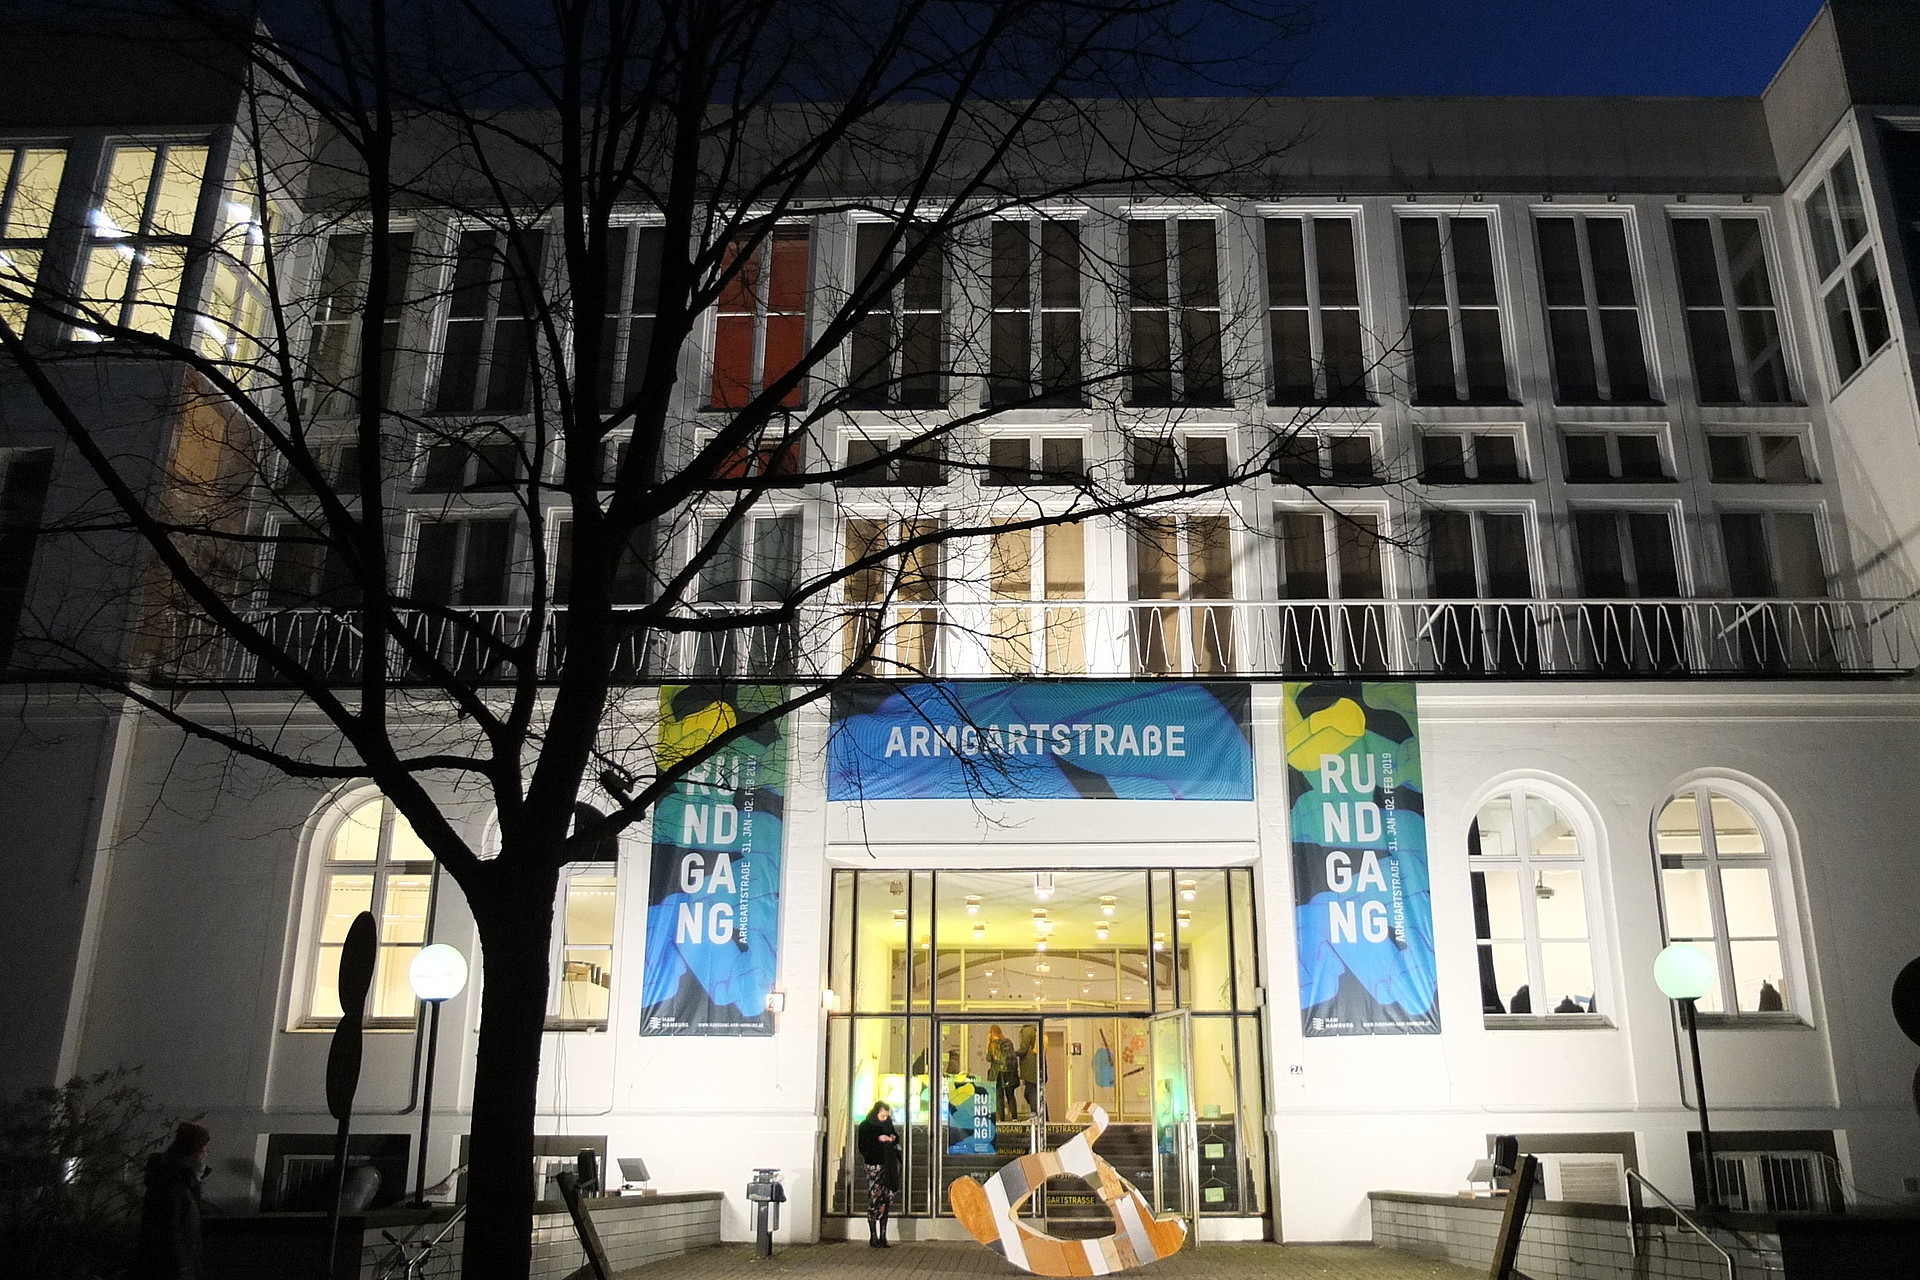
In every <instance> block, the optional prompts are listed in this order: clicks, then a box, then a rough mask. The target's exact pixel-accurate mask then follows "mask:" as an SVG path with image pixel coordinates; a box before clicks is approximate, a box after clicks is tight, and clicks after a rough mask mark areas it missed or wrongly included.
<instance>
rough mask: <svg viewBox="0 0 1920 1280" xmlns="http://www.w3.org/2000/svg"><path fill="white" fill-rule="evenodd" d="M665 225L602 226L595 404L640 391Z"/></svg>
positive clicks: (654, 310) (615, 401)
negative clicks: (602, 293)
mask: <svg viewBox="0 0 1920 1280" xmlns="http://www.w3.org/2000/svg"><path fill="white" fill-rule="evenodd" d="M666 247H667V232H666V228H664V227H613V228H610V229H609V230H608V232H607V296H606V315H605V327H604V328H602V329H601V331H600V377H599V383H598V387H597V389H598V391H599V394H600V407H601V408H602V409H611V408H614V407H615V406H617V405H620V404H623V403H625V402H626V401H627V400H630V399H632V398H633V396H635V395H636V394H638V393H639V390H640V385H641V382H642V381H643V380H644V379H645V378H646V374H647V356H648V352H649V351H650V350H651V349H652V346H653V321H654V316H655V314H656V313H657V312H658V311H659V308H660V263H661V259H662V258H663V257H664V256H665V254H666Z"/></svg>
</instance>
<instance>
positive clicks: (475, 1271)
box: [460, 854, 559, 1280]
mask: <svg viewBox="0 0 1920 1280" xmlns="http://www.w3.org/2000/svg"><path fill="white" fill-rule="evenodd" d="M506 856H507V855H505V854H503V855H502V859H503V860H504V858H505V857H506ZM488 870H490V871H491V870H498V871H506V870H507V868H505V867H501V866H499V865H498V864H497V863H496V864H495V866H494V867H490V868H488ZM558 883H559V875H558V872H557V871H556V870H555V869H553V868H551V867H548V868H543V869H540V868H536V869H525V868H515V869H513V871H512V872H510V873H509V874H508V875H504V876H501V877H499V878H498V879H491V878H490V879H489V882H488V883H487V884H486V885H485V886H484V889H483V890H482V892H481V893H479V894H477V895H474V894H470V895H469V898H468V901H469V903H470V904H471V906H472V908H473V913H474V919H475V922H476V923H477V925H478V926H479V933H480V960H481V979H482V987H481V993H480V1044H479V1052H478V1057H477V1059H476V1061H475V1071H474V1077H473V1125H472V1129H471V1137H470V1139H469V1145H468V1153H467V1161H468V1167H467V1220H466V1244H465V1249H464V1252H463V1255H462V1259H461V1271H460V1274H461V1275H462V1276H463V1277H465V1280H527V1275H528V1271H529V1268H530V1267H531V1265H532V1260H533V1198H534V1195H533V1123H534V1108H535V1100H536V1097H537V1092H538V1086H539V1083H540V1039H541V1035H542V1033H543V1031H544V1028H545V1025H546V1017H547V990H548V984H549V975H548V972H547V966H548V957H547V951H548V946H549V943H550V941H551V938H552V933H553V903H554V893H555V890H556V888H557V886H558Z"/></svg>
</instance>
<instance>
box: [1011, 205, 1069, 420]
mask: <svg viewBox="0 0 1920 1280" xmlns="http://www.w3.org/2000/svg"><path fill="white" fill-rule="evenodd" d="M1036 230H1037V231H1038V234H1037V235H1036V234H1035V232H1036ZM1084 274H1085V267H1084V265H1083V263H1082V261H1081V250H1080V224H1079V223H1077V222H1070V221H1060V220H1052V219H1049V220H1046V221H1042V222H1040V223H1039V225H1038V227H1037V228H1036V227H1035V225H1034V223H1032V222H1029V221H1025V220H1021V221H1014V220H1011V219H1002V220H1000V221H997V222H995V223H994V224H993V266H992V304H993V318H992V321H991V323H990V325H989V338H988V345H989V347H990V349H991V350H990V355H989V370H988V378H987V399H988V401H989V402H991V403H992V404H995V405H1001V406H1005V405H1010V404H1013V405H1018V404H1041V405H1074V404H1082V403H1084V402H1085V400H1086V388H1085V387H1084V385H1083V384H1082V378H1081V359H1080V356H1081V343H1082V341H1083V337H1082V330H1081V325H1082V317H1081V305H1082V304H1081V296H1080V290H1081V282H1082V279H1083V276H1084ZM1036 278H1037V280H1038V287H1037V288H1036V287H1035V282H1036Z"/></svg>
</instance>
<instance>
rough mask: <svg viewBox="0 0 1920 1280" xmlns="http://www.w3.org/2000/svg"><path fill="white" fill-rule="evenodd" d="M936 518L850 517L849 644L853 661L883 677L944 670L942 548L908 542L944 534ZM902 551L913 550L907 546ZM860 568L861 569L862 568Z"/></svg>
mask: <svg viewBox="0 0 1920 1280" xmlns="http://www.w3.org/2000/svg"><path fill="white" fill-rule="evenodd" d="M939 532H940V522H939V521H938V520H936V519H912V520H899V519H893V518H890V517H876V518H859V519H852V520H848V521H847V527H846V561H845V563H846V566H847V568H848V569H849V570H850V572H849V573H848V574H847V577H846V585H845V588H844V591H845V598H846V601H847V604H848V605H849V606H852V607H851V608H849V610H848V617H847V622H846V631H845V635H844V641H845V644H846V661H847V663H848V665H850V666H858V667H859V668H860V669H861V670H863V671H867V672H871V673H875V674H884V675H928V674H934V673H936V672H937V671H938V669H939V658H940V648H939V643H940V614H939V611H938V610H937V609H935V608H931V607H922V606H929V605H933V604H934V603H936V602H937V601H939V599H940V596H941V546H940V544H939V543H938V542H921V543H920V545H918V546H913V547H908V545H907V544H909V543H912V542H915V541H916V540H919V539H925V538H934V537H937V536H938V535H939ZM901 548H907V549H905V550H902V549H901ZM856 566H857V567H856Z"/></svg>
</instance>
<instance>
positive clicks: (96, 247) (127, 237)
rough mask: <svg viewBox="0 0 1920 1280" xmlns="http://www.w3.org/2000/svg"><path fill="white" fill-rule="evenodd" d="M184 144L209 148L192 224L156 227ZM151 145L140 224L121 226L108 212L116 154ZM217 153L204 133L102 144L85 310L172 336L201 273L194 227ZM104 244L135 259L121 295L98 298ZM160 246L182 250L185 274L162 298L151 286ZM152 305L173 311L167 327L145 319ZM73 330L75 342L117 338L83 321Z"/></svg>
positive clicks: (83, 267)
mask: <svg viewBox="0 0 1920 1280" xmlns="http://www.w3.org/2000/svg"><path fill="white" fill-rule="evenodd" d="M183 148H184V149H189V150H192V149H198V150H200V151H202V152H204V153H205V154H204V155H203V156H202V158H201V161H200V185H199V188H198V190H196V191H195V193H194V207H193V215H192V217H191V219H190V224H191V225H189V227H188V228H187V230H185V231H178V230H175V231H159V230H156V229H155V228H154V226H153V221H154V216H155V214H156V213H157V212H158V210H159V204H160V195H161V191H162V189H163V188H164V186H165V184H166V171H167V169H168V167H169V166H168V158H169V156H170V155H171V154H172V153H173V152H174V151H175V150H178V149H183ZM146 149H152V151H153V153H154V160H153V165H152V167H151V168H150V169H149V170H148V172H147V192H146V198H145V202H144V204H143V206H142V208H141V213H140V222H139V225H138V226H136V227H131V228H126V227H120V226H119V225H118V224H117V223H114V222H113V221H112V219H111V218H110V217H109V216H108V215H107V213H106V203H107V195H108V191H107V188H108V184H109V183H111V182H112V180H113V162H114V157H115V156H116V155H117V154H118V153H119V152H120V151H122V150H146ZM214 154H215V149H214V146H213V143H212V141H211V140H210V139H208V138H206V137H205V136H184V137H160V138H138V137H124V138H114V139H112V140H110V141H109V142H108V143H107V144H106V146H104V147H103V148H101V152H100V168H99V172H98V175H97V177H96V180H95V183H94V189H93V190H92V191H91V192H90V193H89V194H88V212H87V229H86V235H85V237H84V241H83V243H82V244H81V247H80V262H79V268H78V269H79V275H78V281H79V287H78V288H77V290H76V295H77V297H78V298H79V299H80V300H81V301H82V303H83V305H82V307H81V308H80V311H81V314H83V315H85V314H96V315H99V316H100V317H101V319H103V320H105V321H106V322H107V323H108V324H111V325H114V326H117V327H119V328H123V329H133V330H137V331H140V332H144V333H149V334H152V335H153V336H155V337H158V338H162V339H171V338H172V337H173V335H174V334H175V333H176V332H178V330H179V326H180V320H181V313H182V311H183V309H184V308H185V305H186V304H187V302H188V297H189V291H190V289H191V288H192V287H193V285H194V282H195V281H196V279H198V277H199V276H200V274H202V273H201V270H200V265H199V264H198V263H197V262H196V261H195V256H196V255H195V253H194V249H195V246H196V244H197V243H198V242H197V241H196V239H195V233H196V232H197V231H198V230H199V228H200V223H201V219H202V216H203V214H204V212H205V210H206V206H207V199H208V196H207V185H208V184H207V177H208V172H209V170H210V168H211V166H212V163H213V158H214ZM102 249H117V250H119V251H120V252H121V253H122V254H123V255H124V256H125V257H127V258H128V259H129V261H130V262H131V263H132V265H131V266H130V267H129V269H128V270H127V273H126V277H125V279H124V280H123V281H122V283H121V286H120V296H119V298H118V299H117V300H115V299H106V298H94V297H93V296H92V295H91V293H90V292H89V291H88V277H89V275H90V274H91V266H92V262H93V255H94V254H95V253H96V252H99V251H101V250H102ZM155 249H165V250H168V251H177V252H178V253H179V254H180V279H179V281H178V287H177V290H176V292H175V293H174V294H173V296H172V297H171V299H164V300H157V299H155V298H153V297H152V296H150V295H149V293H148V290H147V287H146V279H147V272H148V264H149V262H151V261H152V258H151V256H150V253H151V251H152V250H155ZM148 307H153V308H157V309H159V310H160V311H163V312H167V313H169V314H170V316H171V318H170V319H169V320H168V321H167V324H166V328H165V329H164V330H157V329H154V328H152V327H150V326H146V325H143V324H142V323H141V310H142V309H143V308H148ZM68 336H69V337H70V338H71V339H72V340H73V341H75V342H110V341H114V340H115V338H116V335H113V334H104V333H99V332H96V331H95V330H94V329H92V328H91V327H89V326H87V325H84V324H80V325H75V326H73V327H72V328H71V329H70V330H69V333H68Z"/></svg>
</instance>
